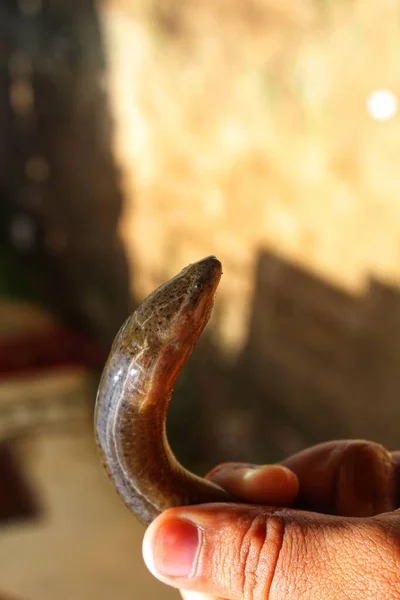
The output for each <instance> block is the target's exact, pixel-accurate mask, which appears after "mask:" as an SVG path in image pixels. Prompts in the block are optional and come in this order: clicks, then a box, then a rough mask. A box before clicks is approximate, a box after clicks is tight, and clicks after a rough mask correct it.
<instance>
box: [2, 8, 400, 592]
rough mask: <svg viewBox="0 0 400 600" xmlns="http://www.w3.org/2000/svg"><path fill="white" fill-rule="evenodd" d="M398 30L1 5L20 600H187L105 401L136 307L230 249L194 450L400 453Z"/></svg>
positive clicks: (396, 18) (207, 454)
mask: <svg viewBox="0 0 400 600" xmlns="http://www.w3.org/2000/svg"><path fill="white" fill-rule="evenodd" d="M399 34H400V5H399V3H398V2H397V1H396V0H381V1H380V2H372V0H371V1H366V0H342V1H341V2H338V1H336V2H334V1H333V0H234V1H232V0H230V1H227V0H218V1H215V0H213V1H211V0H203V2H201V3H199V2H196V1H195V0H188V1H186V2H184V3H182V2H179V1H178V0H147V1H144V0H130V1H128V0H118V1H116V0H108V1H106V0H104V1H103V2H102V1H101V0H98V1H97V2H95V1H94V0H79V1H78V0H69V1H68V2H67V1H66V0H64V1H63V0H2V2H1V3H0V59H1V60H0V203H1V204H0V206H1V210H0V434H1V438H0V593H2V594H3V595H2V596H1V599H3V598H4V599H14V600H67V599H68V600H69V599H70V598H74V599H75V600H88V599H90V598H95V599H96V600H106V599H107V600H108V599H109V598H118V599H119V600H124V599H129V598H142V599H143V600H147V599H148V600H151V599H154V598H160V599H164V600H167V599H168V598H171V599H172V598H178V595H177V593H176V592H175V591H173V590H168V589H166V588H164V587H163V586H161V584H158V583H157V582H155V581H154V580H153V579H152V578H151V577H150V575H148V574H147V572H146V571H145V567H144V565H143V563H142V559H141V538H142V535H143V528H142V527H141V525H139V524H138V523H137V522H136V520H135V519H134V517H133V516H132V515H131V514H130V513H129V512H128V511H127V509H125V507H124V506H123V505H122V502H121V501H120V500H119V498H118V497H117V496H116V494H115V493H114V491H113V489H112V487H111V486H110V485H109V483H108V481H107V478H106V476H105V474H104V473H103V470H102V467H101V465H100V461H99V458H98V455H97V453H96V448H95V444H94V438H93V427H92V414H93V405H94V399H95V393H96V387H97V382H98V377H99V374H100V372H101V369H102V366H103V364H104V361H105V358H106V356H107V353H108V350H109V347H110V344H111V342H112V339H113V337H114V335H115V333H116V331H117V330H118V328H119V326H120V324H121V323H122V321H123V320H124V319H125V318H126V316H127V314H128V313H129V312H130V311H131V310H132V308H134V307H135V305H137V304H138V302H140V300H141V299H143V298H144V297H145V296H146V295H147V294H148V293H149V292H151V291H152V290H153V289H154V288H155V287H156V286H157V285H159V284H160V283H162V282H163V281H165V280H166V279H169V278H170V277H172V276H173V275H175V274H176V273H177V272H178V271H180V270H181V269H182V268H183V267H184V266H185V265H186V264H188V263H189V262H193V261H196V260H198V259H200V258H202V257H203V256H206V255H208V254H216V255H217V256H218V258H220V260H221V261H222V263H223V267H224V276H223V279H222V282H221V284H220V288H219V291H218V296H217V300H216V305H215V309H214V312H213V316H212V320H211V323H210V326H209V327H208V328H207V331H206V332H205V334H204V336H203V337H202V340H201V342H200V343H199V345H198V347H197V349H196V352H195V354H194V355H193V357H192V359H191V361H190V363H189V365H188V366H187V368H186V369H185V372H184V374H183V376H182V378H181V380H180V382H179V385H178V389H177V390H176V394H175V397H174V401H173V404H172V407H171V411H170V416H169V435H170V439H171V444H172V446H173V448H174V449H175V451H176V453H177V455H178V456H179V458H180V459H181V461H182V462H183V463H184V464H185V465H187V466H189V467H191V468H192V469H194V470H196V471H197V472H199V473H204V471H205V470H207V469H209V468H210V467H211V466H213V465H214V464H216V463H217V462H219V461H222V460H243V461H256V462H269V461H275V460H279V459H281V458H282V457H284V456H286V455H288V454H290V453H293V452H296V451H298V450H300V449H301V448H304V447H305V446H307V445H310V444H313V443H317V442H320V441H324V440H327V439H332V438H338V437H366V438H371V439H374V440H376V441H379V442H381V443H383V444H385V445H386V446H387V447H388V448H389V449H395V448H397V449H399V448H400V434H399V431H398V430H399V428H398V423H399V418H400V403H399V402H398V393H399V385H400V369H399V360H400V292H399V283H400V202H399V194H400V164H399V160H400V158H399V157H400V120H399V116H398V114H397V102H398V96H399V94H400V77H399V68H398V57H399V55H400V35H399ZM194 441H195V443H194Z"/></svg>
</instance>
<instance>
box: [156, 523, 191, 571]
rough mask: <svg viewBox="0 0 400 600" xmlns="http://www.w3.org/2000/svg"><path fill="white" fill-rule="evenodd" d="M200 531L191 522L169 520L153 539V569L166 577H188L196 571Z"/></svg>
mask: <svg viewBox="0 0 400 600" xmlns="http://www.w3.org/2000/svg"><path fill="white" fill-rule="evenodd" d="M200 545H201V531H200V530H199V529H198V528H197V527H196V525H195V524H194V523H192V522H191V521H186V520H183V519H169V520H166V521H164V523H163V524H162V525H161V526H160V527H159V528H158V530H157V531H156V533H155V535H154V539H153V560H154V567H155V568H156V569H157V570H158V572H159V573H160V575H165V576H166V577H190V576H191V575H192V574H193V573H194V572H195V569H196V563H197V556H198V552H199V548H200Z"/></svg>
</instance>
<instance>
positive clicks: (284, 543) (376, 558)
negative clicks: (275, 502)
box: [143, 504, 400, 600]
mask: <svg viewBox="0 0 400 600" xmlns="http://www.w3.org/2000/svg"><path fill="white" fill-rule="evenodd" d="M392 519H393V515H392V516H391V519H389V518H388V519H387V520H386V519H385V515H380V517H372V518H369V519H355V518H345V517H334V516H327V515H321V514H318V513H311V512H302V511H295V510H291V509H272V508H264V507H261V508H260V507H259V506H247V505H239V504H232V505H230V504H208V505H202V506H195V507H190V508H186V507H184V508H172V509H169V510H167V511H166V512H164V513H163V514H162V515H160V516H159V517H158V518H157V519H156V520H155V521H154V522H153V523H152V524H151V525H150V527H149V528H148V529H147V531H146V534H145V538H144V543H143V556H144V559H145V562H146V564H147V567H148V568H149V570H150V571H151V572H152V573H153V575H155V576H156V577H157V578H158V579H160V580H161V581H163V582H164V583H167V584H169V585H172V586H174V587H178V588H181V589H184V590H191V591H194V592H202V593H204V594H210V595H212V596H217V597H222V598H226V599H229V600H278V599H279V600H281V599H283V598H291V600H297V599H299V600H300V598H301V599H304V598H307V599H308V600H320V598H324V599H325V600H333V599H334V600H337V598H347V599H348V600H352V599H356V598H357V599H360V598H396V597H398V596H397V594H398V590H399V589H400V569H399V564H398V563H399V560H400V557H399V551H398V543H399V539H398V537H397V536H398V534H397V533H391V532H396V531H397V532H398V527H397V522H396V526H394V525H393V523H392ZM396 538H397V539H396Z"/></svg>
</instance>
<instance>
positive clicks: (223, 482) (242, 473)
mask: <svg viewBox="0 0 400 600" xmlns="http://www.w3.org/2000/svg"><path fill="white" fill-rule="evenodd" d="M207 479H211V480H212V481H213V482H214V483H217V484H218V485H220V486H221V487H223V488H225V489H226V490H227V491H228V492H231V493H232V494H233V495H234V496H236V497H237V498H241V499H242V500H244V501H246V502H252V503H256V504H273V505H277V506H291V504H292V503H293V501H294V499H295V497H296V495H297V493H298V491H299V481H298V478H297V476H296V475H295V474H294V473H293V472H292V471H290V470H289V469H288V468H287V467H284V466H283V465H264V466H256V465H250V464H247V463H224V464H222V465H219V466H218V467H216V468H215V469H214V470H213V471H211V473H209V474H208V475H207Z"/></svg>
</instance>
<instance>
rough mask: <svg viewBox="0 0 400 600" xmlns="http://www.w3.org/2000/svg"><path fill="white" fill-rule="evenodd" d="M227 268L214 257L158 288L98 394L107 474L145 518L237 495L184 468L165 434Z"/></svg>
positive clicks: (117, 349) (121, 339) (129, 324)
mask: <svg viewBox="0 0 400 600" xmlns="http://www.w3.org/2000/svg"><path fill="white" fill-rule="evenodd" d="M221 274H222V267H221V263H220V262H219V261H218V260H217V259H216V258H215V257H214V256H209V257H207V258H204V259H203V260H200V261H198V262H197V263H194V264H192V265H189V266H188V267H186V268H185V269H183V270H182V271H181V272H180V273H179V274H178V275H176V277H174V278H173V279H171V280H170V281H168V282H166V283H165V284H163V285H162V286H160V287H159V288H157V289H156V290H155V291H154V292H152V293H151V294H150V295H149V296H148V297H147V298H146V299H145V300H144V301H143V302H142V304H141V305H140V306H139V307H138V308H137V310H136V311H135V312H134V313H133V314H132V315H131V316H130V317H129V318H128V319H127V321H126V322H125V323H124V324H123V326H122V327H121V329H120V331H119V332H118V334H117V336H116V338H115V340H114V343H113V346H112V349H111V352H110V355H109V358H108V360H107V363H106V365H105V368H104V371H103V375H102V378H101V381H100V386H99V390H98V394H97V401H96V411H95V429H96V437H97V443H98V446H99V449H100V453H101V455H102V460H103V463H104V465H105V467H106V470H107V472H108V475H109V477H110V478H111V481H112V482H113V484H114V486H115V488H116V490H117V491H118V493H119V495H120V496H121V497H122V499H123V500H124V502H125V503H126V505H127V506H128V507H129V508H130V509H131V510H132V511H133V512H134V513H135V514H136V516H137V517H138V518H139V519H140V520H141V521H143V522H144V523H146V524H148V523H150V522H151V521H152V520H153V519H154V518H155V517H157V516H158V515H159V514H160V513H161V512H162V511H163V510H165V509H167V508H169V507H172V506H181V505H188V504H200V503H204V502H217V501H219V502H221V501H222V502H224V501H225V502H227V501H232V500H233V498H232V496H230V495H229V494H228V493H227V492H225V491H224V490H222V488H219V487H218V486H216V485H215V484H213V483H211V482H210V481H206V480H205V479H202V478H200V477H197V476H196V475H194V474H193V473H190V472H189V471H187V470H186V469H184V468H183V467H182V466H181V465H180V464H179V463H178V461H177V459H176V458H175V456H174V455H173V453H172V451H171V449H170V446H169V444H168V440H167V436H166V426H165V422H166V414H167V409H168V404H169V401H170V398H171V394H172V391H173V387H174V384H175V382H176V380H177V378H178V376H179V374H180V372H181V370H182V368H183V366H184V365H185V363H186V361H187V359H188V358H189V356H190V354H191V352H192V350H193V348H194V346H195V344H196V342H197V340H198V338H199V336H200V334H201V332H202V331H203V329H204V327H205V325H206V324H207V322H208V319H209V317H210V314H211V310H212V305H213V300H214V294H215V291H216V289H217V286H218V283H219V281H220V278H221Z"/></svg>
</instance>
